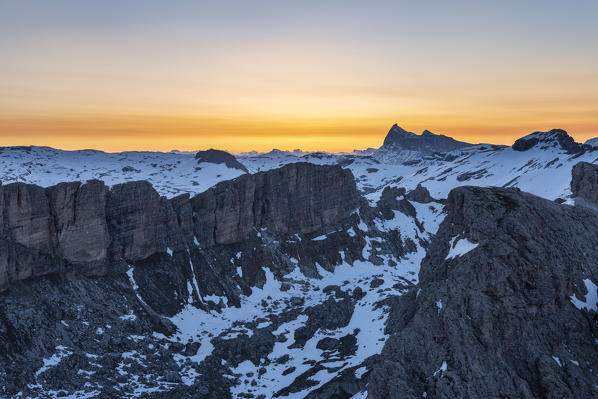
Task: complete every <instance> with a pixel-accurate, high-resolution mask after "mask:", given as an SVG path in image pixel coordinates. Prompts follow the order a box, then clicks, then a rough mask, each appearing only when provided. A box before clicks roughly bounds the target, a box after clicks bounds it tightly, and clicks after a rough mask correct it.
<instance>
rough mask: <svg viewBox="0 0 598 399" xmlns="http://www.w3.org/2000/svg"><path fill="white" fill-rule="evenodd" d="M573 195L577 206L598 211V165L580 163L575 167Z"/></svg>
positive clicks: (572, 176)
mask: <svg viewBox="0 0 598 399" xmlns="http://www.w3.org/2000/svg"><path fill="white" fill-rule="evenodd" d="M571 193H572V197H573V199H574V200H575V203H576V204H578V205H584V206H587V207H590V208H594V209H598V165H594V164H591V163H588V162H580V163H578V164H576V165H575V166H573V169H572V170H571Z"/></svg>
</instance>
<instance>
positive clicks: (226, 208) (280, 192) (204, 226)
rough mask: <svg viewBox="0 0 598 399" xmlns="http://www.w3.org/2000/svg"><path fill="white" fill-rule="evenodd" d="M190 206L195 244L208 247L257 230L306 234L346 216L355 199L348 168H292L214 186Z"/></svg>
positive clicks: (356, 203) (299, 165) (297, 165)
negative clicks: (193, 220) (195, 237)
mask: <svg viewBox="0 0 598 399" xmlns="http://www.w3.org/2000/svg"><path fill="white" fill-rule="evenodd" d="M192 204H193V211H194V213H195V217H196V220H195V228H196V230H195V234H196V236H197V237H198V240H199V241H200V242H201V243H205V244H206V245H214V244H231V243H235V242H239V241H241V240H243V239H245V238H246V237H247V235H248V234H249V232H250V231H251V230H254V229H260V228H268V229H269V230H271V231H273V232H276V233H290V232H297V233H312V232H314V231H317V230H320V229H322V228H323V227H324V226H326V225H330V224H333V223H335V221H338V220H342V219H344V218H346V217H348V216H349V215H350V214H351V213H352V212H353V211H355V210H356V209H357V208H358V207H359V205H360V196H359V193H358V192H357V189H356V186H355V182H354V179H353V174H352V173H351V171H349V170H348V169H342V168H340V167H339V166H336V165H334V166H333V165H314V164H309V163H292V164H288V165H286V166H284V167H282V168H279V169H274V170H270V171H267V172H259V173H256V174H253V175H243V176H240V177H238V178H236V179H234V180H231V181H227V182H222V183H219V184H217V185H216V186H214V187H212V188H210V189H209V190H207V191H206V192H204V193H201V194H198V195H197V196H195V197H194V198H193V199H192Z"/></svg>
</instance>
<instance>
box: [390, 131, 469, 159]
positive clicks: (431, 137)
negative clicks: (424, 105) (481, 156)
mask: <svg viewBox="0 0 598 399" xmlns="http://www.w3.org/2000/svg"><path fill="white" fill-rule="evenodd" d="M472 145H473V144H470V143H466V142H463V141H457V140H455V139H453V138H452V137H448V136H444V135H442V134H434V133H432V132H430V131H429V130H424V131H423V132H422V134H421V135H418V134H415V133H412V132H408V131H406V130H405V129H403V128H401V127H399V126H398V125H397V124H394V125H393V126H392V127H391V128H390V130H389V131H388V134H387V135H386V138H385V139H384V144H382V147H380V148H381V149H388V150H395V151H397V150H408V151H417V152H420V153H421V154H422V155H430V154H432V153H435V152H448V151H453V150H456V149H459V148H463V147H470V146H472Z"/></svg>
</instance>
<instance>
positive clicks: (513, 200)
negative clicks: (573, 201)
mask: <svg viewBox="0 0 598 399" xmlns="http://www.w3.org/2000/svg"><path fill="white" fill-rule="evenodd" d="M446 210H447V216H446V218H445V220H444V221H443V222H442V224H441V226H440V228H439V231H438V233H437V235H436V237H435V238H434V240H432V242H431V245H430V247H429V250H428V252H427V255H426V257H425V258H424V260H423V262H422V265H421V270H420V274H419V276H420V283H419V286H418V287H417V288H416V289H413V290H412V292H410V293H409V294H406V295H404V296H403V297H401V298H400V299H399V301H398V302H397V303H396V304H395V306H394V308H393V313H392V315H391V317H390V321H389V324H388V325H387V332H388V333H390V334H391V337H390V338H389V340H388V341H387V343H386V345H385V347H384V350H383V351H382V356H381V361H380V363H379V365H378V366H377V368H375V369H374V371H373V374H372V377H371V378H370V382H369V385H368V393H369V395H368V398H422V397H432V398H455V397H479V398H481V397H496V398H498V397H509V398H514V397H517V398H538V397H545V398H564V397H567V398H589V397H596V393H597V391H596V386H597V385H598V376H597V375H596V373H595V371H594V370H597V369H598V360H597V359H598V347H597V346H596V342H595V337H596V336H598V316H597V314H598V313H596V310H597V309H598V308H597V303H596V299H595V298H596V292H593V291H596V286H595V283H594V282H596V281H598V266H597V265H598V249H597V247H596V239H597V238H598V215H597V214H595V213H594V212H592V211H590V210H587V209H584V208H578V207H571V206H566V205H558V204H556V203H553V202H550V201H547V200H544V199H541V198H538V197H535V196H533V195H531V194H527V193H523V192H520V191H519V190H517V189H501V188H475V187H460V188H456V189H454V190H453V191H452V192H451V193H450V195H449V198H448V203H447V209H446Z"/></svg>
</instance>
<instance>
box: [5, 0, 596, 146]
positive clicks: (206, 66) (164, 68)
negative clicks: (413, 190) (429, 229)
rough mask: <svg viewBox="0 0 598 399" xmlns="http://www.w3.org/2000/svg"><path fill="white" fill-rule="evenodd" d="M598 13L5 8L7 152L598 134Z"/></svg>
mask: <svg viewBox="0 0 598 399" xmlns="http://www.w3.org/2000/svg"><path fill="white" fill-rule="evenodd" d="M596 20H598V3H597V2H594V1H579V2H575V3H571V4H566V3H564V2H557V1H524V2H521V1H519V2H515V1H505V2H501V3H497V4H481V2H474V1H457V2H451V3H449V2H440V1H427V2H421V4H412V3H411V2H395V1H393V2H391V1H373V2H367V3H366V2H357V1H343V2H341V1H329V2H311V1H307V2H301V3H291V2H285V3H280V2H275V1H256V2H241V1H230V2H220V3H218V4H212V3H205V4H202V2H190V1H189V2H185V1H183V2H177V3H176V4H175V3H173V4H168V5H165V3H162V2H157V1H144V2H140V1H132V2H127V3H122V2H117V1H105V2H77V1H55V2H51V3H44V2H34V1H30V0H24V1H19V2H3V3H0V76H1V77H0V134H1V136H0V137H2V143H1V144H0V145H3V146H8V145H47V146H51V147H56V148H62V149H82V148H94V149H99V150H105V151H124V150H160V151H168V150H171V149H178V150H182V151H187V150H197V149H207V148H219V149H224V150H228V151H231V152H234V153H238V152H243V151H251V150H256V151H269V150H271V149H272V148H278V149H282V150H293V149H296V148H300V149H302V150H305V151H314V150H323V151H330V152H337V151H351V150H353V149H364V148H367V147H378V146H380V145H381V144H382V141H383V139H384V137H385V135H386V133H387V132H388V129H389V128H390V127H391V126H392V125H393V124H394V123H397V124H398V125H399V126H401V127H403V128H404V129H406V130H409V131H413V132H416V133H419V132H421V131H423V130H424V129H428V130H430V131H432V132H434V133H437V134H445V135H449V136H451V137H454V138H455V139H457V140H462V141H468V142H472V143H479V142H486V143H495V144H512V142H513V141H514V140H515V139H517V138H519V137H521V136H524V135H526V134H529V133H531V132H534V131H545V130H550V129H552V128H562V129H564V130H566V131H567V132H569V134H571V135H572V136H573V137H574V138H575V139H576V140H577V141H581V142H583V141H585V140H586V139H588V138H591V137H595V136H598V112H597V111H598V40H596V38H597V37H598V24H596V23H595V21H596Z"/></svg>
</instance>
